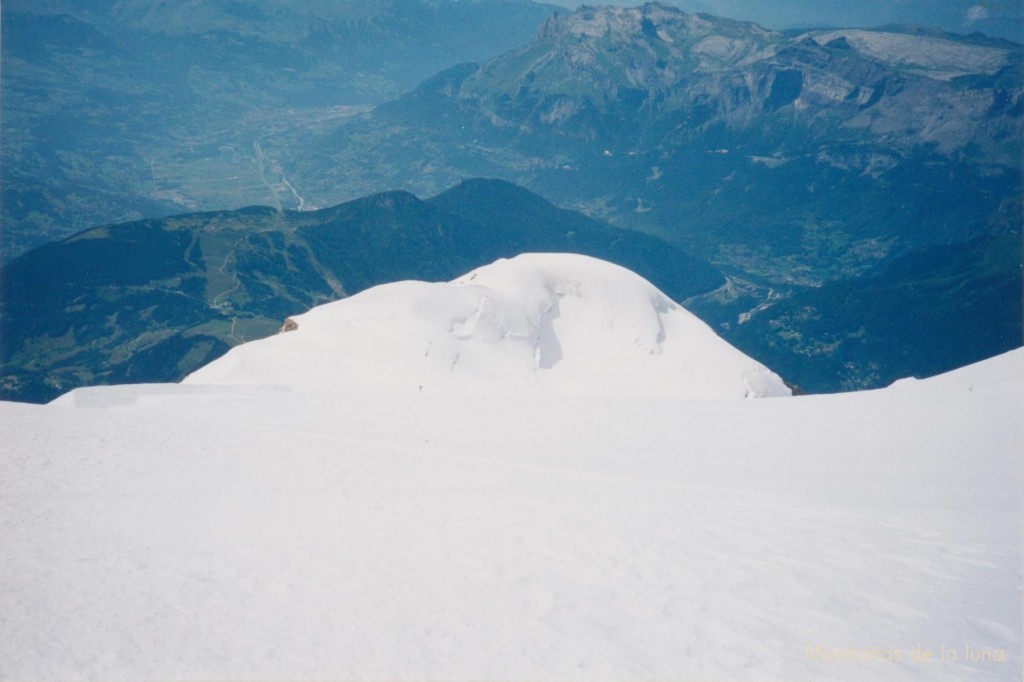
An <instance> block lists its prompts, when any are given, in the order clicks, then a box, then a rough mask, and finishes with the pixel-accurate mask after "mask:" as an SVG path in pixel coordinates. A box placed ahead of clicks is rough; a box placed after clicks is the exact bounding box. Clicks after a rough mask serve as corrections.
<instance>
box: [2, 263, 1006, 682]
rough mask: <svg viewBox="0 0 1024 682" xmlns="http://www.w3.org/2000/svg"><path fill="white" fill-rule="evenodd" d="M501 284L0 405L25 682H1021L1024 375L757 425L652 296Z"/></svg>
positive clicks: (948, 382)
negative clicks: (118, 380) (146, 373)
mask: <svg viewBox="0 0 1024 682" xmlns="http://www.w3.org/2000/svg"><path fill="white" fill-rule="evenodd" d="M560 272H561V273H562V274H559V273H560ZM475 275H476V277H475V278H474V275H473V274H470V275H468V276H467V277H465V278H463V279H461V280H459V281H457V282H456V283H452V284H449V285H421V284H411V283H401V284H397V285H388V286H387V287H381V288H379V289H377V290H374V291H371V292H367V293H366V294H364V295H361V296H357V297H353V298H352V299H348V300H347V301H343V302H341V303H336V304H331V305H329V306H324V307H323V308H319V309H317V310H314V311H312V312H311V313H308V314H307V315H304V316H301V317H298V318H296V321H297V323H298V325H299V327H298V329H297V330H296V331H294V332H289V333H287V334H282V335H280V336H279V337H275V338H273V339H268V340H265V341H263V342H257V343H254V344H251V345H250V346H243V347H241V348H238V349H236V350H235V351H232V353H230V354H229V355H228V356H226V357H225V358H223V359H222V360H220V361H218V362H215V363H213V364H212V365H211V366H210V367H209V368H207V369H206V370H203V371H200V372H198V373H196V374H195V375H193V377H191V378H190V380H189V381H188V382H186V383H185V384H182V385H144V386H124V387H109V388H96V389H82V390H77V391H74V392H72V393H70V394H68V395H66V396H64V397H62V398H60V399H59V400H57V401H56V402H55V403H53V404H50V405H47V406H32V405H22V404H15V403H0V431H2V433H0V443H2V450H0V547H2V549H3V560H2V561H0V679H4V680H8V679H11V680H28V679H31V680H42V679H60V680H68V679H105V680H124V679H172V680H200V679H202V680H292V679H331V680H350V679H358V680H553V679H559V680H625V679H628V680H643V679H647V680H694V681H713V680H782V681H795V682H799V681H802V680H865V681H867V680H870V681H873V682H874V681H877V680H1018V679H1020V673H1021V653H1020V652H1021V617H1022V605H1021V551H1022V547H1021V533H1022V524H1021V513H1022V499H1021V496H1022V493H1021V487H1022V476H1021V461H1020V455H1021V446H1022V444H1024V434H1022V428H1021V425H1022V421H1024V420H1022V417H1024V414H1022V405H1024V351H1020V350H1018V351H1014V352H1012V353H1009V354H1006V355H1003V356H1000V357H997V358H993V359H991V360H988V361H986V362H983V363H980V364H978V365H974V366H971V367H968V368H964V369H962V370H958V371H956V372H953V373H951V374H947V375H943V376H940V377H936V378H932V379H927V380H923V381H904V382H899V383H897V384H896V385H894V386H892V387H890V388H888V389H885V390H879V391H870V392H862V393H854V394H841V395H832V396H804V397H796V398H785V397H784V398H773V399H764V400H742V399H733V398H732V397H733V396H734V397H736V398H739V397H741V396H745V395H748V394H751V393H756V392H757V391H751V390H750V386H749V385H748V384H749V375H747V374H744V373H749V372H754V373H755V374H754V375H755V376H757V377H759V379H760V380H763V381H764V382H765V383H764V384H762V386H774V383H773V380H772V379H771V377H772V376H773V375H771V374H770V373H768V372H766V371H763V370H760V369H758V367H757V365H756V363H753V362H752V361H750V360H748V359H745V358H744V357H743V356H742V355H740V354H738V353H736V352H735V351H734V350H731V349H727V347H726V346H724V344H722V342H718V343H712V340H709V339H710V337H707V336H706V332H705V331H702V330H703V328H702V327H701V326H700V325H699V324H697V323H695V322H694V321H692V320H691V319H690V318H689V317H688V316H687V315H685V314H684V311H682V310H681V309H679V308H678V307H677V306H675V305H674V304H672V303H671V302H670V301H667V300H666V299H664V297H663V296H661V295H660V294H657V292H656V291H654V290H653V288H651V287H650V286H649V285H647V284H645V283H643V281H642V280H638V279H636V278H635V276H631V275H629V274H628V273H623V271H621V270H620V269H618V268H613V267H612V266H607V265H606V264H601V263H599V262H596V261H588V260H581V259H578V258H572V257H553V256H552V257H545V258H536V257H530V258H519V259H513V260H512V261H508V262H504V263H498V264H496V265H495V266H489V267H487V268H483V269H481V270H479V271H477V272H476V273H475ZM630 283H631V284H630ZM516 292H518V293H516ZM652 292H653V293H652ZM517 297H518V298H517ZM637 297H639V301H640V302H638V298H637ZM554 303H557V306H555V305H554ZM645 306H646V307H645ZM476 311H478V313H477V312H476ZM553 311H557V314H555V312H553ZM652 311H653V312H652ZM609 313H611V314H613V320H612V321H611V322H609V320H608V319H607V318H608V315H609ZM545 316H546V317H545ZM449 326H450V327H451V328H450V329H449ZM583 329H587V330H589V331H587V332H586V333H596V330H598V329H600V330H605V331H606V336H605V335H601V337H600V338H595V339H589V341H591V342H592V345H591V344H590V343H588V338H587V337H586V336H585V333H584V332H583V331H582V330H583ZM659 329H660V330H661V331H659ZM577 334H579V335H580V336H576V335H577ZM677 335H679V337H680V338H676V336H677ZM425 342H430V343H431V346H430V349H429V353H430V354H429V356H428V357H427V358H426V360H425V361H424V362H419V360H417V363H418V364H414V363H413V360H412V358H413V357H414V355H415V356H418V357H419V358H422V357H423V354H424V353H425V350H426V349H424V347H423V345H424V343H425ZM488 344H489V345H490V346H491V349H490V350H491V351H493V353H494V354H496V355H495V357H499V358H501V360H502V363H503V364H505V365H507V367H506V368H501V369H500V370H499V369H496V368H495V367H493V366H492V363H491V362H488V361H487V357H485V356H487V346H488ZM555 349H559V350H555ZM627 349H628V351H627ZM364 353H365V362H361V361H360V359H359V357H356V354H364ZM577 353H580V354H582V355H577ZM602 353H604V354H608V358H607V361H606V362H603V363H602V362H601V360H602ZM339 354H340V355H341V356H347V357H342V358H340V359H339ZM455 355H457V357H458V362H457V363H453V362H452V358H453V356H455ZM332 358H334V360H331V359H332ZM431 358H433V359H431ZM622 362H624V363H627V364H628V366H629V367H630V369H629V371H631V372H633V371H635V372H636V376H637V380H636V382H634V383H632V384H631V383H630V382H629V381H628V380H627V378H628V376H627V375H628V373H626V374H623V373H622V372H621V366H620V364H619V363H622ZM380 363H384V364H380ZM630 363H631V364H630ZM645 363H651V364H652V365H653V364H655V363H663V364H661V365H659V367H660V368H663V369H645V368H646V367H648V365H646V364H645ZM445 367H447V368H448V374H445V372H444V371H442V370H443V369H444V368H445ZM474 368H475V369H474ZM471 370H474V371H471ZM563 370H564V371H563ZM600 371H604V372H605V374H604V375H601V376H591V375H590V374H589V373H590V372H600ZM661 371H664V372H666V373H667V372H677V374H676V375H675V376H673V377H671V378H668V379H666V378H663V377H662V376H661V374H660V372H661ZM407 372H409V373H411V374H410V375H409V376H411V377H414V378H415V381H416V385H415V386H414V387H410V385H408V384H407V383H404V382H403V377H405V376H406V373H407ZM449 375H450V376H449ZM556 375H557V376H556ZM377 376H380V377H381V382H380V383H378V384H374V383H373V380H374V377H377ZM318 377H319V379H318ZM503 381H508V382H510V384H511V385H512V388H513V390H510V391H508V392H502V391H500V390H499V387H500V385H501V383H502V382H503ZM719 381H720V382H721V383H716V382H719ZM340 382H345V383H344V385H342V384H341V383H340ZM420 383H423V384H424V389H423V392H422V393H421V392H420V390H419V385H420ZM647 383H650V385H651V387H652V389H651V391H652V392H651V394H650V395H647V394H645V393H644V392H643V390H641V389H642V386H643V385H645V384H647ZM670 387H676V389H677V390H678V393H677V394H673V393H672V391H671V390H669V389H670ZM591 389H593V391H594V392H593V393H589V394H588V391H590V390H591ZM619 390H621V391H622V394H621V395H619V394H616V391H619ZM763 392H766V393H770V392H772V391H767V390H766V391H763ZM929 654H930V655H929Z"/></svg>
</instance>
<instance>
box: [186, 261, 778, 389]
mask: <svg viewBox="0 0 1024 682" xmlns="http://www.w3.org/2000/svg"><path fill="white" fill-rule="evenodd" d="M293 321H294V322H295V323H296V324H297V325H298V328H297V329H296V330H295V331H292V332H289V333H286V334H281V335H278V336H276V337H272V338H269V339H265V340H262V341H257V342H254V343H249V344H246V345H243V346H240V347H238V348H235V349H234V350H232V351H231V352H230V353H229V354H228V355H227V356H226V357H224V358H221V359H219V360H217V361H215V362H213V363H211V364H210V365H208V366H206V367H204V368H203V369H201V370H199V371H197V372H195V373H194V374H192V375H191V376H190V377H188V378H187V379H186V380H185V383H187V384H219V385H224V384H243V385H245V384H248V385H252V384H273V385H281V386H289V387H292V388H295V389H296V390H309V391H317V392H324V391H328V392H353V391H355V392H365V391H374V392H388V393H394V392H399V393H420V392H422V393H478V394H479V393H502V394H509V393H536V392H549V393H558V394H575V395H608V396H644V397H674V398H683V397H745V396H781V395H789V393H790V392H789V389H788V388H786V386H785V384H784V383H783V382H782V380H781V379H780V378H779V377H778V376H777V375H775V374H773V373H772V372H770V371H768V370H767V369H766V368H764V367H763V366H762V365H760V364H758V363H757V362H755V361H754V360H751V359H750V358H748V357H747V356H745V355H743V354H742V353H740V352H739V351H738V350H736V349H735V348H733V347H732V346H730V345H729V344H728V343H726V342H725V341H723V340H722V339H720V338H719V337H718V336H717V335H715V333H714V332H713V331H712V330H711V329H710V327H708V326H707V325H706V324H704V323H703V322H702V321H700V320H699V319H697V318H696V317H695V316H694V315H692V314H691V313H690V312H688V311H686V310H685V309H683V308H682V307H681V306H679V305H677V304H676V303H673V302H672V301H671V300H669V299H668V297H666V296H665V295H664V294H662V293H661V292H660V291H658V290H657V289H656V288H655V287H654V286H653V285H651V284H650V283H649V282H647V281H646V280H644V279H643V278H641V277H639V276H638V275H636V274H634V273H633V272H630V271H629V270H626V269H624V268H621V267H619V266H617V265H613V264H611V263H607V262H604V261H601V260H597V259H594V258H590V257H587V256H580V255H574V254H526V255H521V256H517V257H516V258H513V259H510V260H504V259H503V260H499V261H498V262H496V263H493V264H491V265H488V266H486V267H482V268H480V269H478V270H476V271H474V272H472V273H469V274H467V275H465V276H464V277H460V278H459V279H457V280H455V281H453V282H449V283H446V284H444V283H442V284H428V283H425V282H399V283H395V284H386V285H383V286H379V287H375V288H373V289H370V290H368V291H364V292H362V293H360V294H358V295H356V296H353V297H351V298H347V299H343V300H341V301H336V302H334V303H328V304H326V305H323V306H320V307H318V308H315V309H313V310H311V311H310V312H308V313H306V314H304V315H299V316H296V317H295V318H294V319H293Z"/></svg>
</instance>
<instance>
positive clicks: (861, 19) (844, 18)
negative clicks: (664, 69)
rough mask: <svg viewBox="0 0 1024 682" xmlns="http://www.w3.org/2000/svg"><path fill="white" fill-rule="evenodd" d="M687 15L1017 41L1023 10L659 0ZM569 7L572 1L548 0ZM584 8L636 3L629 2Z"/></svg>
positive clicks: (839, 0)
mask: <svg viewBox="0 0 1024 682" xmlns="http://www.w3.org/2000/svg"><path fill="white" fill-rule="evenodd" d="M661 1H662V2H666V3H667V4H671V5H676V6H678V7H682V8H683V9H684V10H686V11H689V12H707V13H710V14H717V15H719V16H725V17H730V18H734V19H745V20H748V21H756V22H758V23H760V24H762V25H764V26H767V27H769V28H775V29H781V28H794V27H811V26H843V27H847V26H880V25H883V24H890V23H911V24H920V25H924V26H935V27H938V28H942V29H945V30H947V31H952V32H956V33H972V32H974V31H981V32H983V33H986V34H988V35H991V36H997V37H1002V38H1010V39H1014V40H1020V39H1021V35H1022V33H1024V28H1022V20H1024V19H1022V18H1024V10H1022V5H1021V3H1020V2H1018V1H1017V0H859V1H858V2H849V1H848V0H773V2H764V1H763V0H661ZM552 2H553V3H554V4H558V5H563V6H565V7H575V6H576V5H578V4H580V3H578V2H575V0H552ZM587 4H615V5H627V6H628V5H638V4H642V3H640V2H636V1H633V0H607V2H592V3H587Z"/></svg>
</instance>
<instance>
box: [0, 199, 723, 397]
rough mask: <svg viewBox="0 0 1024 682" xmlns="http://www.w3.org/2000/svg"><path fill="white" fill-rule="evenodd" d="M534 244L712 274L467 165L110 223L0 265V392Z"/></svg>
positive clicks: (121, 374)
mask: <svg viewBox="0 0 1024 682" xmlns="http://www.w3.org/2000/svg"><path fill="white" fill-rule="evenodd" d="M492 192H493V193H495V194H496V196H497V197H498V198H499V199H500V200H497V201H496V200H493V197H492V199H488V197H489V196H490V195H491V193H492ZM460 202H463V203H464V204H465V206H463V207H462V208H461V209H459V210H455V209H454V208H452V207H453V206H457V205H458V204H459V203H460ZM519 206H524V207H526V211H525V212H527V213H529V215H530V216H531V222H530V223H529V224H528V225H527V224H523V223H521V222H520V221H518V219H517V216H518V215H519V213H520V212H519V210H518V207H519ZM446 207H447V208H446ZM545 250H546V251H579V252H583V253H589V254H591V255H594V256H598V257H604V258H606V259H611V260H616V261H619V262H621V263H622V264H623V265H625V266H626V267H629V268H630V269H632V270H635V271H638V272H640V273H641V274H642V275H644V276H646V277H648V278H649V279H651V280H652V281H655V282H657V283H658V285H659V286H660V287H661V288H662V289H664V290H665V291H666V292H670V295H671V296H673V297H674V298H678V299H682V298H686V297H687V296H690V295H695V294H696V293H699V292H702V291H709V290H712V289H714V288H715V287H717V286H719V284H720V283H721V282H722V281H723V280H722V277H721V275H720V274H719V273H718V272H717V271H716V270H715V269H714V268H712V267H711V266H709V265H707V264H705V263H703V262H702V261H700V260H698V259H695V258H693V257H691V256H689V255H687V254H685V253H684V252H681V251H679V250H677V249H676V248H674V247H672V246H670V245H667V244H665V243H664V242H662V241H660V240H658V239H656V238H653V237H650V236H648V235H643V234H639V233H631V232H627V231H622V230H619V229H617V228H613V227H610V226H607V225H603V224H601V223H599V222H597V221H594V220H592V219H589V218H586V217H584V216H582V215H579V214H574V213H572V212H570V211H565V210H562V209H558V208H556V207H555V206H553V205H552V204H550V203H548V202H546V201H545V200H543V199H541V198H539V197H536V196H535V195H532V194H530V193H528V192H526V191H525V190H519V189H516V188H512V187H509V186H507V185H506V184H505V183H503V182H501V181H487V180H469V181H466V182H464V183H462V184H461V185H459V186H458V187H457V188H455V189H453V190H451V191H450V192H449V193H446V194H445V195H443V196H440V197H437V198H436V201H435V200H434V199H428V200H426V201H423V200H420V199H417V198H416V197H415V196H413V195H412V194H409V193H407V192H385V193H379V194H376V195H372V196H370V197H366V198H363V199H359V200H356V201H353V202H348V203H346V204H342V205H339V206H336V207H333V208H330V209H322V210H320V211H312V212H310V211H306V212H293V211H285V212H278V211H275V210H274V209H271V208H267V207H252V208H248V209H241V210H238V211H217V212H207V213H201V214H187V215H182V216H177V217H173V218H167V219H163V220H149V221H140V222H135V223H123V224H118V225H110V226H104V227H100V228H94V229H92V230H87V231H85V232H82V233H79V234H77V235H75V236H73V237H71V238H68V239H67V240H64V241H63V242H57V243H52V244H48V245H45V246H42V247H39V248H38V249H36V250H34V251H31V252H29V253H28V254H25V255H23V256H21V257H19V258H18V259H15V260H14V261H12V262H11V263H9V264H8V265H6V266H4V267H3V268H0V329H2V334H0V395H2V396H3V397H4V398H6V399H21V400H34V401H37V402H38V401H45V400H47V399H49V398H52V397H55V396H56V395H57V394H59V393H61V392H63V391H65V390H67V389H68V388H72V387H74V386H80V385H87V384H93V383H100V382H103V383H122V382H137V381H172V380H177V379H180V378H181V377H183V376H185V375H186V374H187V373H188V372H189V371H191V370H193V369H195V368H196V367H198V366H199V365H200V364H205V363H206V362H208V361H209V360H212V359H213V358H214V357H217V356H218V355H220V354H223V353H224V352H226V351H227V349H228V348H229V347H231V346H233V345H237V344H238V343H241V342H243V341H245V340H251V339H254V338H262V337H265V336H267V335H270V334H273V333H275V332H276V331H277V330H278V329H279V328H280V327H281V325H282V323H283V322H284V320H285V318H287V317H289V316H292V315H294V314H297V313H301V312H302V311H304V310H307V309H309V308H311V307H313V306H315V305H318V304H321V303H325V302H327V301H331V300H335V299H337V298H341V297H344V296H346V295H350V294H352V293H355V292H358V291H361V290H363V289H365V288H367V287H370V286H374V285H376V284H383V283H386V282H391V281H396V280H404V279H410V278H412V279H421V280H434V281H446V280H449V279H451V278H453V277H455V276H457V275H458V274H460V273H462V272H465V271H467V270H469V269H471V268H472V267H474V266H477V265H482V264H483V263H486V262H490V261H492V260H494V259H496V258H500V257H510V256H514V255H516V254H518V253H520V252H522V251H545Z"/></svg>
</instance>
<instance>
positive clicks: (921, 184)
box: [275, 4, 1024, 285]
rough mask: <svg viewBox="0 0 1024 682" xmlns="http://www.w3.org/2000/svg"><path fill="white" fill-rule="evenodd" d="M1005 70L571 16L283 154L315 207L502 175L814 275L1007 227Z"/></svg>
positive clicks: (684, 23)
mask: <svg viewBox="0 0 1024 682" xmlns="http://www.w3.org/2000/svg"><path fill="white" fill-rule="evenodd" d="M1021 63H1022V50H1021V48H1020V46H1016V45H1012V44H1010V43H1004V42H999V41H991V40H988V39H984V38H980V37H974V38H969V39H968V38H961V37H956V36H952V35H947V34H936V33H934V32H921V31H918V32H909V33H908V32H879V31H864V30H829V31H815V32H811V33H807V34H800V35H789V34H782V33H777V32H772V31H769V30H766V29H764V28H761V27H760V26H757V25H756V24H750V23H743V22H737V21H731V20H726V19H719V18H715V17H710V16H705V15H690V14H685V13H683V12H681V11H679V10H676V9H673V8H669V7H666V6H664V5H658V4H648V5H644V6H643V7H641V8H634V9H622V8H596V9H593V8H588V9H583V10H580V11H578V12H576V13H574V14H572V15H568V16H562V17H555V18H552V19H550V20H549V21H548V22H547V23H546V25H545V27H544V29H543V31H542V34H541V36H540V37H539V38H538V39H537V40H535V41H534V42H532V43H530V44H529V45H527V46H524V47H522V48H520V49H518V50H514V51H512V52H509V53H506V54H504V55H502V56H500V57H498V58H495V59H493V60H490V61H486V62H482V63H473V64H465V65H462V66H458V67H455V68H453V69H450V70H448V71H445V72H443V73H441V74H439V75H437V76H435V77H434V78H432V79H430V80H428V81H427V82H425V83H424V84H423V85H421V86H420V87H419V88H417V89H416V90H415V91H413V92H411V93H409V94H408V95H405V96H403V97H401V98H399V99H398V100H396V101H393V102H389V103H386V104H383V105H381V106H379V107H377V108H375V109H374V110H373V111H371V112H368V113H366V114H364V115H361V116H358V117H356V118H354V119H353V120H351V121H349V122H347V124H345V125H342V126H340V127H339V128H338V129H337V130H335V131H333V132H331V133H329V134H326V135H324V136H323V137H322V138H321V139H319V140H317V141H316V142H315V144H313V145H310V146H309V147H307V148H305V149H304V150H303V151H302V152H301V154H298V155H292V156H291V157H289V160H288V161H287V162H286V165H288V166H290V167H292V168H294V169H295V178H296V179H295V182H296V183H297V184H298V185H300V186H301V187H302V188H303V190H302V191H303V192H304V193H305V195H306V196H308V197H312V199H313V201H315V202H316V203H324V202H325V201H330V200H331V199H332V198H341V197H344V196H346V195H348V194H361V193H366V192H368V191H370V190H371V189H372V188H374V187H379V186H389V187H402V188H408V189H412V190H415V191H418V192H428V193H429V192H432V191H436V190H437V189H439V188H441V187H444V186H446V185H448V184H450V183H452V182H454V181H457V180H458V178H459V177H462V176H467V175H487V176H495V177H502V178H505V179H508V180H510V181H513V182H516V183H519V184H522V185H524V186H526V187H529V188H532V189H534V190H537V191H542V192H544V193H545V195H546V196H548V197H549V198H551V199H552V200H553V201H555V202H556V203H559V204H561V205H565V206H569V207H573V208H578V209H580V210H582V211H584V212H585V213H588V214H590V215H593V216H597V217H602V218H606V219H608V220H611V221H612V222H614V223H616V224H619V225H621V226H624V227H630V228H634V229H640V230H646V231H650V232H655V233H658V234H662V235H665V236H667V237H669V238H671V239H675V240H677V241H678V242H679V243H681V244H685V245H686V248H688V249H690V250H693V251H694V252H695V253H698V254H699V255H701V256H702V257H704V258H707V259H709V260H711V261H712V262H714V263H716V264H718V265H720V266H721V267H724V268H732V269H735V270H736V271H737V272H742V273H746V274H747V275H748V276H752V277H757V278H761V279H763V280H765V281H768V282H771V283H774V284H785V285H791V284H812V285H816V284H820V283H822V282H825V281H828V280H831V279H836V278H839V277H846V276H850V275H855V274H859V273H862V272H866V271H867V270H869V269H870V268H872V267H874V266H875V265H877V264H879V263H880V262H882V261H883V260H885V259H886V258H889V257H893V256H897V255H899V254H901V253H904V252H907V251H909V250H913V249H916V248H918V247H921V246H925V245H928V244H936V243H947V242H956V241H966V240H969V239H971V238H973V237H975V236H978V235H981V234H988V233H1001V232H1007V231H1019V228H1020V225H1021V216H1022V212H1021V190H1022V182H1021V158H1022V140H1024V84H1022V79H1021ZM275 152H280V153H281V154H287V150H285V149H284V148H283V147H282V148H275Z"/></svg>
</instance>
